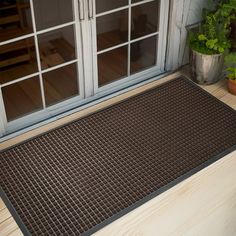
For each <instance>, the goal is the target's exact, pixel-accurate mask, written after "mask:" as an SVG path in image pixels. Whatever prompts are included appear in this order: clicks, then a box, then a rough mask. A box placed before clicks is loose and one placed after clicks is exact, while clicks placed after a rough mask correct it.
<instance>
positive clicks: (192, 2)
mask: <svg viewBox="0 0 236 236" xmlns="http://www.w3.org/2000/svg"><path fill="white" fill-rule="evenodd" d="M208 3H209V1H208V0H172V1H171V9H170V28H169V42H168V50H167V65H166V69H167V70H175V69H177V68H178V67H180V66H181V65H184V64H186V63H188V61H189V60H188V55H189V49H188V46H187V45H186V43H187V31H186V26H187V25H191V24H194V23H197V22H199V21H200V20H201V16H202V9H203V8H204V7H206V6H207V5H208Z"/></svg>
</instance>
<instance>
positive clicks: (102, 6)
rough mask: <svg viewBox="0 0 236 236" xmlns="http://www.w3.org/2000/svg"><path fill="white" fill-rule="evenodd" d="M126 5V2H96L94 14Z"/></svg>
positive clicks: (114, 0) (100, 0) (112, 0)
mask: <svg viewBox="0 0 236 236" xmlns="http://www.w3.org/2000/svg"><path fill="white" fill-rule="evenodd" d="M125 5H128V0H96V12H97V13H101V12H105V11H109V10H112V9H115V8H119V7H123V6H125Z"/></svg>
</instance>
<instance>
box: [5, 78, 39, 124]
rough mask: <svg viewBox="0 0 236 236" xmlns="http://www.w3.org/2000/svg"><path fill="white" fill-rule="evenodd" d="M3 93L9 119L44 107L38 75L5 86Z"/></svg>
mask: <svg viewBox="0 0 236 236" xmlns="http://www.w3.org/2000/svg"><path fill="white" fill-rule="evenodd" d="M2 95H3V101H4V105H5V110H6V115H7V120H8V121H11V120H14V119H16V118H19V117H21V116H23V115H27V114H29V113H32V112H35V111H37V110H40V109H42V107H43V105H42V99H41V92H40V83H39V78H38V77H33V78H30V79H27V80H23V81H21V82H18V83H15V84H12V85H9V86H6V87H3V88H2Z"/></svg>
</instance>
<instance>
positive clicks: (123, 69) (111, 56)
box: [98, 46, 128, 86]
mask: <svg viewBox="0 0 236 236" xmlns="http://www.w3.org/2000/svg"><path fill="white" fill-rule="evenodd" d="M127 55H128V47H127V46H125V47H121V48H118V49H114V50H111V51H109V52H106V53H102V54H99V55H98V84H99V86H102V85H105V84H108V83H111V82H114V81H115V80H118V79H121V78H123V77H126V76H127V62H128V59H127Z"/></svg>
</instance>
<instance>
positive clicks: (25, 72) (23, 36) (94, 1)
mask: <svg viewBox="0 0 236 236" xmlns="http://www.w3.org/2000/svg"><path fill="white" fill-rule="evenodd" d="M168 2H169V1H168V0H119V1H117V0H50V1H48V0H12V1H6V4H8V5H7V6H5V5H4V6H2V4H1V3H0V12H1V15H0V22H2V23H0V24H1V25H0V59H1V60H0V114H1V116H0V125H1V127H0V136H1V135H2V134H4V133H7V132H8V130H11V131H12V130H17V129H22V128H23V127H25V126H28V125H29V121H30V123H32V124H33V123H36V122H38V121H41V120H43V119H46V118H50V117H52V116H55V115H58V114H60V113H63V112H65V111H67V110H69V109H73V108H75V107H78V106H79V105H80V104H81V103H85V102H87V100H88V101H92V100H93V99H95V98H98V97H102V96H104V95H105V94H109V93H111V92H113V91H117V90H119V89H121V88H124V87H125V86H126V84H127V86H128V85H132V84H134V83H137V82H140V81H142V80H144V79H147V78H149V77H150V76H154V75H157V74H159V73H160V72H163V70H164V62H165V46H166V45H165V44H166V41H165V37H166V31H167V30H166V29H167V15H168V14H167V13H168ZM4 4H5V3H4ZM5 9H11V10H7V11H5ZM3 12H4V14H3ZM11 15H14V17H13V18H11V19H13V21H12V22H6V20H7V19H9V18H6V17H7V16H11ZM12 127H13V128H12Z"/></svg>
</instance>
